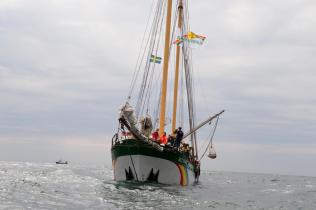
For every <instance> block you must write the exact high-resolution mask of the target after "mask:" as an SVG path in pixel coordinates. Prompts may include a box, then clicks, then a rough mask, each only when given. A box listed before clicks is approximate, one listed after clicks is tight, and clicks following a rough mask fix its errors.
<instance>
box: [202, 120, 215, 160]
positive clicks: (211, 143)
mask: <svg viewBox="0 0 316 210" xmlns="http://www.w3.org/2000/svg"><path fill="white" fill-rule="evenodd" d="M218 120H219V116H218V117H217V118H216V122H215V126H214V130H213V133H212V136H211V139H210V142H209V143H208V145H207V147H206V148H205V151H204V153H203V155H202V156H201V158H200V160H199V161H201V160H202V159H203V157H204V155H205V153H206V152H207V149H208V148H209V146H210V145H211V146H212V145H213V137H214V134H215V131H216V128H217V123H218Z"/></svg>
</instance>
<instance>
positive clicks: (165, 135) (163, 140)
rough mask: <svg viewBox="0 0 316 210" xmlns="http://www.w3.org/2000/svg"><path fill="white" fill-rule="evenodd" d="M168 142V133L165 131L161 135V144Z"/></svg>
mask: <svg viewBox="0 0 316 210" xmlns="http://www.w3.org/2000/svg"><path fill="white" fill-rule="evenodd" d="M167 142H168V138H167V134H166V132H164V134H163V135H162V136H161V137H160V144H164V145H166V144H167Z"/></svg>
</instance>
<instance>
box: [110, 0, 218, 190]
mask: <svg viewBox="0 0 316 210" xmlns="http://www.w3.org/2000/svg"><path fill="white" fill-rule="evenodd" d="M154 5H155V6H154V7H153V8H154V11H153V12H152V14H153V17H152V18H151V19H150V20H151V22H152V24H151V25H150V27H148V30H147V29H146V31H147V33H145V34H148V35H147V36H146V35H145V38H144V40H145V41H143V43H144V44H143V45H142V46H143V47H142V50H141V53H140V55H139V59H138V62H137V65H136V68H135V73H134V76H133V78H132V82H131V87H130V91H129V94H128V97H127V99H126V101H125V103H124V105H123V106H122V107H120V109H119V117H118V128H117V132H116V133H115V135H114V136H113V138H112V146H111V153H112V164H113V171H114V180H116V181H126V180H127V181H128V180H133V181H139V182H156V183H162V184H176V185H188V184H192V183H195V182H197V181H198V180H199V176H200V160H201V158H199V154H198V147H197V146H198V142H197V131H198V130H199V129H200V128H201V127H203V126H204V125H207V124H210V123H211V121H213V120H216V125H217V121H218V119H219V116H220V115H221V114H222V113H223V112H224V110H223V111H221V112H219V113H217V114H215V115H212V116H210V117H208V118H207V119H206V120H205V121H203V122H202V123H200V124H198V125H197V124H196V122H195V118H196V109H195V103H194V91H193V76H192V71H193V66H192V62H191V59H192V56H191V51H192V48H191V45H196V44H202V43H203V41H204V40H205V38H206V37H205V36H201V35H198V34H196V33H193V32H191V31H190V29H189V24H188V17H189V15H188V2H187V0H177V1H175V0H157V1H156V3H155V4H154ZM172 22H173V24H172ZM163 39H164V42H163V41H161V40H163ZM161 43H164V44H163V45H164V47H163V48H162V47H161V46H160V44H161ZM162 51H163V57H160V56H158V55H159V54H160V53H161V52H162ZM173 52H174V54H175V62H174V63H173V66H172V67H173V69H174V71H169V66H171V57H172V55H173V54H172V53H173ZM161 69H162V71H161ZM170 69H171V67H170ZM169 74H173V75H174V78H173V79H174V80H173V81H172V82H170V80H168V77H170V75H169ZM168 83H169V84H170V83H171V85H172V86H173V91H172V89H171V90H169V91H168V88H167V86H168ZM136 87H137V88H136ZM136 89H137V90H138V91H135V90H136ZM170 95H173V97H172V96H171V97H170ZM171 98H173V100H170V99H171ZM167 99H168V100H167ZM184 101H186V102H184ZM185 104H186V106H187V112H185V111H184V106H185ZM171 107H172V108H171ZM168 109H169V110H171V109H172V120H171V123H170V122H169V120H168V118H167V117H166V115H168V113H170V112H167V111H168ZM184 118H187V119H188V120H187V123H186V124H185V122H184ZM181 128H182V129H183V130H187V132H185V133H183V132H182V134H180V133H181V132H179V130H181ZM153 131H156V134H155V133H153ZM213 132H215V128H214V130H213ZM166 133H170V135H169V137H168V139H167V140H166ZM213 134H214V133H213ZM212 136H213V135H212ZM157 137H158V138H157ZM179 138H180V139H179ZM175 141H181V145H180V146H179V145H175V144H174V142H175ZM178 143H179V142H178ZM210 145H211V146H210ZM207 148H211V150H210V151H211V153H212V151H214V147H213V146H212V142H210V143H209V145H207ZM207 148H206V149H207ZM205 151H206V150H205ZM211 153H210V154H209V155H208V156H209V157H210V158H215V157H216V154H214V152H213V153H212V154H211ZM204 154H205V152H204ZM204 154H203V156H204Z"/></svg>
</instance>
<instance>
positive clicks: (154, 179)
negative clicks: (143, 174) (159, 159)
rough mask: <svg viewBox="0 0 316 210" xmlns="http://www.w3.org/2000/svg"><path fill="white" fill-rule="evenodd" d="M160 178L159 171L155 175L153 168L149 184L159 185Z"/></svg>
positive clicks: (149, 176)
mask: <svg viewBox="0 0 316 210" xmlns="http://www.w3.org/2000/svg"><path fill="white" fill-rule="evenodd" d="M158 176H159V170H158V171H157V172H156V174H155V173H154V169H153V168H151V171H150V173H149V175H148V178H147V181H148V182H156V183H158Z"/></svg>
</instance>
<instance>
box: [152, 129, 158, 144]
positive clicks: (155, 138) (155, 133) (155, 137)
mask: <svg viewBox="0 0 316 210" xmlns="http://www.w3.org/2000/svg"><path fill="white" fill-rule="evenodd" d="M151 136H152V138H153V140H154V141H157V140H158V139H159V129H158V128H157V130H156V131H155V132H153V133H152V134H151Z"/></svg>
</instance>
